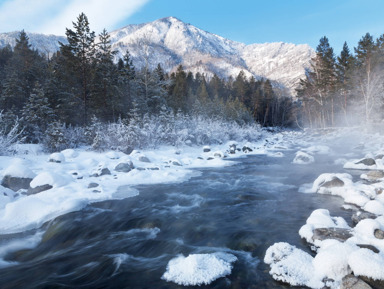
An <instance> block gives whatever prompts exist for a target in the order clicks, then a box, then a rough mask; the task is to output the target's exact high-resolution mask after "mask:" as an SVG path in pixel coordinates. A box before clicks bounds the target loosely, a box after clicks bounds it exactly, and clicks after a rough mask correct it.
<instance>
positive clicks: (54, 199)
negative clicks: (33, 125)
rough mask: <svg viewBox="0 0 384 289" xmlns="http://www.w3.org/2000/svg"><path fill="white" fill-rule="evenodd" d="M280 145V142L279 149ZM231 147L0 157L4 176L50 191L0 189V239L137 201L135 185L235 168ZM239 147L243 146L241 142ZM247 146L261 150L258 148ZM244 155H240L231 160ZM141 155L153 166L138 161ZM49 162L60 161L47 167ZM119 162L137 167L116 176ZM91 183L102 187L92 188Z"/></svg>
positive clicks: (71, 151)
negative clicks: (93, 207)
mask: <svg viewBox="0 0 384 289" xmlns="http://www.w3.org/2000/svg"><path fill="white" fill-rule="evenodd" d="M282 142H283V140H281V141H279V142H276V145H279V144H281V143H282ZM229 145H230V142H228V143H224V144H221V145H215V146H211V149H212V151H211V152H209V153H203V149H202V147H190V146H185V147H182V148H180V149H177V150H175V147H161V148H159V149H157V150H141V151H133V152H132V153H131V154H130V155H126V154H124V153H121V152H114V151H109V152H105V153H98V152H93V151H89V150H87V149H86V148H83V149H66V150H63V151H62V152H57V153H55V154H53V155H46V154H44V153H42V152H40V153H37V152H38V150H35V152H36V154H35V153H28V154H23V155H20V156H15V157H3V156H0V170H1V171H0V173H1V174H2V175H3V176H4V175H6V174H10V175H13V176H18V177H24V178H26V177H28V178H31V179H32V181H31V183H30V186H31V188H36V187H40V186H43V185H50V186H52V188H51V189H47V190H45V191H42V192H40V193H37V194H33V195H24V194H18V195H17V197H15V196H16V194H15V192H13V191H11V190H9V189H7V188H4V187H0V193H1V194H0V234H10V233H17V232H22V231H25V230H29V229H34V228H39V227H40V226H42V225H43V224H44V223H45V222H47V221H49V220H52V219H53V218H55V217H57V216H60V215H63V214H66V213H69V212H73V211H77V210H81V209H82V208H84V207H85V206H87V205H88V204H90V203H93V202H100V201H104V200H109V199H122V198H128V197H134V196H137V195H138V191H137V190H136V189H134V188H133V186H135V185H140V184H160V183H171V182H172V183H180V182H183V181H186V180H188V179H189V178H191V177H193V176H197V175H199V174H200V171H199V170H191V169H193V168H204V167H221V166H229V165H232V164H234V163H235V162H228V161H226V159H224V156H225V154H224V151H226V150H228V148H229ZM241 145H244V144H243V143H239V146H241ZM248 145H249V146H250V147H257V146H258V147H261V145H260V144H257V143H256V144H248ZM272 148H273V147H272ZM264 150H265V149H264V148H263V149H259V150H256V149H255V150H254V152H252V153H254V154H258V153H263V152H264ZM252 153H250V154H252ZM202 155H204V157H203V158H202V159H199V158H198V156H202ZM215 155H216V157H215ZM243 155H245V154H244V153H243V152H242V151H240V152H236V154H234V155H230V156H228V158H231V157H233V158H235V157H239V156H243ZM142 156H146V157H147V158H148V159H149V160H150V161H151V162H150V163H147V162H142V161H140V157H142ZM51 157H53V158H55V159H57V160H60V161H61V162H60V163H58V162H47V160H49V159H50V158H51ZM63 160H65V161H63ZM170 161H171V162H170ZM121 162H127V163H128V162H132V164H133V167H134V168H133V169H132V170H131V171H129V172H117V171H115V170H114V168H115V167H116V166H117V165H118V164H119V163H121ZM177 164H180V165H181V166H179V165H177ZM104 168H108V169H109V171H110V173H111V174H106V175H101V172H102V169H104ZM90 183H96V184H98V186H97V187H96V188H88V186H89V184H90ZM197 197H198V198H196V196H193V198H194V199H193V200H191V204H190V205H188V206H182V207H178V208H177V207H175V208H173V209H174V210H176V211H185V210H188V209H190V208H193V206H199V205H200V204H201V197H200V196H197Z"/></svg>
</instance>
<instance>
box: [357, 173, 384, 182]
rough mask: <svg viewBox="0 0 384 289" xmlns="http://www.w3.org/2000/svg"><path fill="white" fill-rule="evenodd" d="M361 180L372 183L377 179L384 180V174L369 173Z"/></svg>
mask: <svg viewBox="0 0 384 289" xmlns="http://www.w3.org/2000/svg"><path fill="white" fill-rule="evenodd" d="M362 178H364V179H366V180H368V181H371V182H374V181H377V180H379V179H382V178H384V172H383V171H369V172H368V173H366V174H363V175H362Z"/></svg>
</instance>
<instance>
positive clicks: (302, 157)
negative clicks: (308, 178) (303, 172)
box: [293, 151, 315, 165]
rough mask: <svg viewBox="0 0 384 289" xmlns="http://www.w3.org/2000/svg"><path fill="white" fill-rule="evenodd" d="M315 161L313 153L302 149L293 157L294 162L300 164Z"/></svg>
mask: <svg viewBox="0 0 384 289" xmlns="http://www.w3.org/2000/svg"><path fill="white" fill-rule="evenodd" d="M314 161H315V158H314V157H313V156H312V155H310V154H307V153H305V152H302V151H299V152H297V153H296V156H295V158H294V159H293V163H294V164H299V165H306V164H311V163H313V162H314Z"/></svg>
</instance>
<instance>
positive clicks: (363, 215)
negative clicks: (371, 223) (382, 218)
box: [351, 211, 377, 224]
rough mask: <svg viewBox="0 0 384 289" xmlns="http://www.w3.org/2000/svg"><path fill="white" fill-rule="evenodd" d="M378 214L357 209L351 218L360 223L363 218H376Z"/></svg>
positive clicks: (355, 222)
mask: <svg viewBox="0 0 384 289" xmlns="http://www.w3.org/2000/svg"><path fill="white" fill-rule="evenodd" d="M376 217H377V216H376V215H375V214H372V213H368V212H364V211H357V212H355V213H354V214H353V215H352V217H351V219H352V222H353V223H354V224H357V223H359V222H360V221H361V220H364V219H376Z"/></svg>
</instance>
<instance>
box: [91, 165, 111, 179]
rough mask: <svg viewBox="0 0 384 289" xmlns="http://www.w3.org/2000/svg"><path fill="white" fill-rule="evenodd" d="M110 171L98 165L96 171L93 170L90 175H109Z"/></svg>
mask: <svg viewBox="0 0 384 289" xmlns="http://www.w3.org/2000/svg"><path fill="white" fill-rule="evenodd" d="M110 174H111V171H110V170H109V169H108V168H105V167H99V168H98V169H97V170H96V171H94V172H93V173H92V174H91V175H90V177H101V176H105V175H110Z"/></svg>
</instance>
